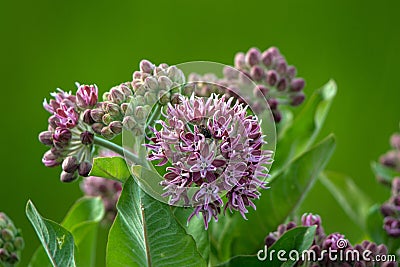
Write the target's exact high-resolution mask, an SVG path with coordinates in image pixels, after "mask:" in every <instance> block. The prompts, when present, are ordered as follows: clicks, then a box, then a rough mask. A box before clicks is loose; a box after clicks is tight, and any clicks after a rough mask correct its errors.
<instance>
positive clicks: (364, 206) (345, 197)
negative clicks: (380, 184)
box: [319, 171, 372, 229]
mask: <svg viewBox="0 0 400 267" xmlns="http://www.w3.org/2000/svg"><path fill="white" fill-rule="evenodd" d="M319 180H320V181H321V182H322V184H323V185H324V186H325V187H326V189H327V190H328V191H329V192H330V193H331V194H332V196H333V197H334V198H335V199H336V201H337V202H338V203H339V204H340V206H341V207H342V209H343V210H344V211H345V212H346V214H347V215H348V216H349V217H350V218H351V219H352V220H353V221H354V222H355V223H356V224H357V225H358V226H359V227H360V228H362V229H365V227H366V225H365V222H366V218H367V215H368V212H369V209H370V207H371V205H372V202H371V200H370V199H369V198H368V197H367V196H366V195H365V194H364V192H362V191H361V189H359V188H358V187H357V185H356V184H355V183H354V182H353V180H352V179H351V178H349V177H347V176H346V175H344V174H340V173H335V172H330V171H326V172H324V173H321V175H320V176H319Z"/></svg>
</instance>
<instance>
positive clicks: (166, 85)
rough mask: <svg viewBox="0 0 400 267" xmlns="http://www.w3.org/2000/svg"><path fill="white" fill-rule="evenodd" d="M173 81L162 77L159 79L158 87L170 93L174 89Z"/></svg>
mask: <svg viewBox="0 0 400 267" xmlns="http://www.w3.org/2000/svg"><path fill="white" fill-rule="evenodd" d="M172 84H173V83H172V81H171V80H170V79H169V78H168V77H167V76H161V77H159V78H158V85H159V86H160V89H162V90H166V91H169V89H171V87H172Z"/></svg>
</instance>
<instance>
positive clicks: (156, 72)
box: [143, 65, 167, 80]
mask: <svg viewBox="0 0 400 267" xmlns="http://www.w3.org/2000/svg"><path fill="white" fill-rule="evenodd" d="M154 76H156V77H161V76H167V71H166V70H165V69H164V68H163V67H162V66H161V65H160V66H158V67H155V68H154ZM143 80H144V79H143Z"/></svg>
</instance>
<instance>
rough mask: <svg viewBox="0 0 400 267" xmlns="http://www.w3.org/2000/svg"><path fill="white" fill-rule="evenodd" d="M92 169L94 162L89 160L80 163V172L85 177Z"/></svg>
mask: <svg viewBox="0 0 400 267" xmlns="http://www.w3.org/2000/svg"><path fill="white" fill-rule="evenodd" d="M91 169H92V164H91V163H90V162H89V161H86V160H85V161H84V162H82V163H81V164H79V168H78V173H79V175H81V176H83V177H87V176H88V175H89V173H90V171H91Z"/></svg>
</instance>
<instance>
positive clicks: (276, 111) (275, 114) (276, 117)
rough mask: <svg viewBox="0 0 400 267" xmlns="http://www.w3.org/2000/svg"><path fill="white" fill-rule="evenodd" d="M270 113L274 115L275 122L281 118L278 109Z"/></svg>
mask: <svg viewBox="0 0 400 267" xmlns="http://www.w3.org/2000/svg"><path fill="white" fill-rule="evenodd" d="M272 115H273V117H274V121H275V122H276V123H278V122H280V121H281V120H282V114H281V112H280V111H279V110H273V111H272Z"/></svg>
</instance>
